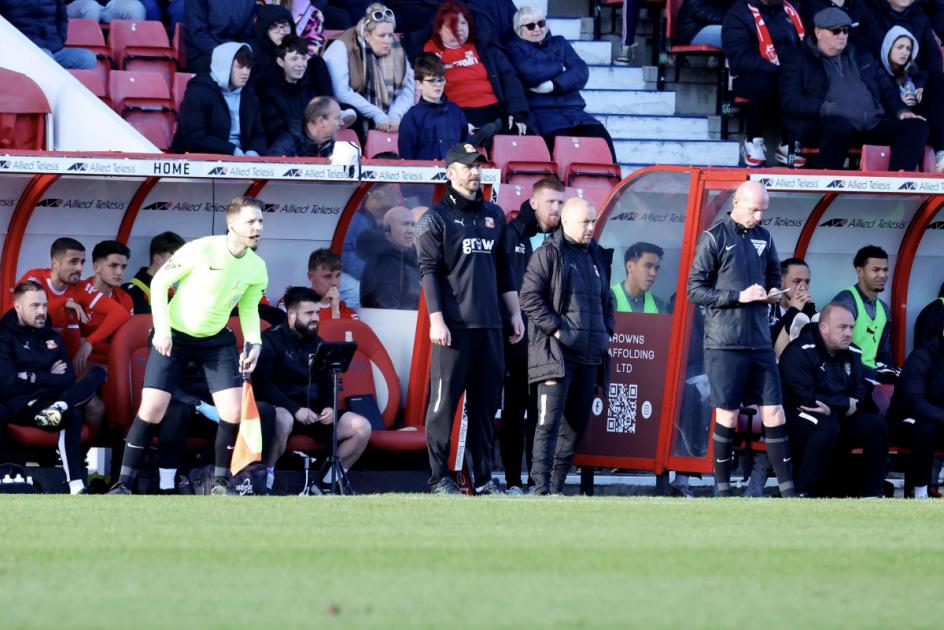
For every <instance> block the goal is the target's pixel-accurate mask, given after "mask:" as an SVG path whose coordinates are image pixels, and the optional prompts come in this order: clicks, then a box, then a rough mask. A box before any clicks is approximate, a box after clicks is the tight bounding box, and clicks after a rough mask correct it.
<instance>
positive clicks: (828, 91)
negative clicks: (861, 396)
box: [780, 7, 928, 364]
mask: <svg viewBox="0 0 944 630" xmlns="http://www.w3.org/2000/svg"><path fill="white" fill-rule="evenodd" d="M814 24H815V25H816V28H815V36H814V37H812V38H810V39H809V40H808V41H806V42H804V44H803V46H801V50H800V51H799V53H798V54H796V55H793V56H792V57H791V58H790V59H787V60H786V61H785V63H784V66H783V70H782V71H781V73H780V103H781V110H782V111H783V116H784V123H785V124H786V126H787V128H788V129H789V130H790V134H791V136H792V138H793V139H795V140H796V141H797V142H799V144H800V145H802V146H807V147H810V146H812V147H816V146H818V147H819V149H820V151H819V163H820V167H822V168H828V169H840V168H842V166H843V163H844V162H845V160H846V156H847V154H848V153H849V149H850V148H852V147H853V146H858V145H859V144H861V143H863V142H865V143H868V144H890V145H891V158H890V160H889V169H890V170H892V171H898V170H908V171H913V170H915V169H916V168H917V167H918V165H919V163H920V161H921V159H922V158H923V157H924V145H925V143H926V142H927V138H928V124H927V122H926V121H925V120H924V119H923V118H921V117H920V116H918V115H916V114H915V113H913V112H912V111H911V110H909V109H908V107H907V105H905V103H903V102H902V100H901V98H900V97H899V96H898V90H896V89H895V87H894V86H893V85H892V84H891V81H889V80H888V78H887V77H886V76H884V72H883V71H882V68H881V66H880V65H879V64H878V63H877V62H876V61H875V58H873V57H872V56H871V55H870V54H869V53H868V52H866V51H858V52H857V51H854V50H853V49H851V48H847V46H846V45H847V43H848V40H849V31H850V30H851V29H852V28H853V26H852V20H851V19H850V18H849V16H848V15H847V14H846V13H844V12H843V11H841V10H840V9H836V8H834V7H833V8H828V9H823V10H822V11H820V12H819V13H817V14H816V16H815V17H814ZM866 364H868V362H866Z"/></svg>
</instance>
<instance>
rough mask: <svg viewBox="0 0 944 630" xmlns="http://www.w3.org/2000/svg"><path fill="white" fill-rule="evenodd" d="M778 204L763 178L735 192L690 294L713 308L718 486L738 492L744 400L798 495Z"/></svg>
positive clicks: (709, 322) (708, 239) (699, 250)
mask: <svg viewBox="0 0 944 630" xmlns="http://www.w3.org/2000/svg"><path fill="white" fill-rule="evenodd" d="M769 204H770V199H769V198H768V196H767V190H766V189H765V188H764V187H763V186H762V185H761V184H759V183H758V182H744V183H743V184H741V185H740V186H738V189H737V191H736V192H735V193H734V201H733V204H732V207H731V212H729V213H728V215H727V216H726V217H723V218H721V219H720V220H719V221H717V222H716V223H715V224H714V225H712V226H711V227H710V228H709V229H707V230H705V231H704V232H702V234H701V236H700V237H699V239H698V244H697V245H696V247H695V258H694V260H693V261H692V270H691V272H690V273H689V276H688V299H689V300H690V301H691V302H692V303H693V304H698V305H700V306H704V307H705V336H704V349H705V374H707V376H708V381H709V384H710V388H711V394H710V402H711V406H712V407H714V408H715V429H714V434H713V436H712V440H713V442H712V443H713V447H714V458H715V461H714V471H715V490H716V492H717V494H718V496H722V497H727V496H731V457H732V440H733V438H734V429H735V426H736V425H737V418H738V413H739V412H740V409H741V406H742V405H758V406H759V409H760V415H761V419H762V420H763V423H764V435H765V438H766V444H767V455H768V457H769V458H770V463H771V465H772V466H773V469H774V472H775V473H776V475H777V482H778V484H779V486H780V495H781V496H783V497H792V496H794V495H795V490H794V487H793V475H792V471H791V467H790V459H791V456H790V445H789V440H788V438H787V429H786V426H785V425H784V422H785V418H784V414H783V407H782V405H781V398H782V394H781V390H780V373H779V372H778V371H777V360H776V358H775V357H774V350H773V344H772V343H771V340H770V324H769V321H768V318H767V310H768V307H769V305H770V304H775V303H777V302H778V301H779V300H780V296H781V293H780V259H779V258H778V257H777V249H776V247H775V246H774V241H773V239H772V238H771V236H770V233H769V232H768V231H767V230H765V229H764V228H763V227H761V225H760V222H761V218H763V216H764V212H765V211H766V210H767V206H768V205H769Z"/></svg>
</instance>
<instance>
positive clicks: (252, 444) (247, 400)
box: [229, 381, 262, 475]
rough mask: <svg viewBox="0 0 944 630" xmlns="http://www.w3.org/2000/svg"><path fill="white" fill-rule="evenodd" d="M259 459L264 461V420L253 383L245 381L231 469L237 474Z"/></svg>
mask: <svg viewBox="0 0 944 630" xmlns="http://www.w3.org/2000/svg"><path fill="white" fill-rule="evenodd" d="M258 461H262V422H261V421H260V420H259V408H258V407H256V396H255V394H253V393H252V383H250V382H249V381H243V404H242V409H241V412H240V416H239V434H238V435H237V436H236V446H235V447H234V448H233V460H232V462H231V463H230V466H229V471H230V472H231V473H232V474H234V475H237V474H239V472H240V471H242V469H243V468H245V467H246V466H248V465H249V464H252V463H254V462H258Z"/></svg>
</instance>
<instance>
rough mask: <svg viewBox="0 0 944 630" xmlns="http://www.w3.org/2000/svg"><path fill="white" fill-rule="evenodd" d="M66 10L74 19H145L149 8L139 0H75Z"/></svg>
mask: <svg viewBox="0 0 944 630" xmlns="http://www.w3.org/2000/svg"><path fill="white" fill-rule="evenodd" d="M66 12H67V13H68V14H69V17H70V18H71V19H74V20H95V21H96V22H106V23H108V22H111V21H112V20H144V19H146V18H147V10H146V9H145V6H144V4H142V3H141V2H139V0H105V1H103V2H100V1H99V0H73V1H72V2H70V3H69V4H68V5H66Z"/></svg>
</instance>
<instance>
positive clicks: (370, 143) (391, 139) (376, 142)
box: [364, 129, 400, 158]
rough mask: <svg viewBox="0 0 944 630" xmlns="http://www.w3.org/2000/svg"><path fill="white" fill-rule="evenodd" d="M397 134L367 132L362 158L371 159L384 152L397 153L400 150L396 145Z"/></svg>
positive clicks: (376, 130)
mask: <svg viewBox="0 0 944 630" xmlns="http://www.w3.org/2000/svg"><path fill="white" fill-rule="evenodd" d="M398 138H399V134H396V133H386V132H384V131H380V130H379V129H371V130H370V131H368V132H367V142H366V146H365V147H364V157H367V158H372V157H374V156H375V155H377V154H378V153H384V152H386V151H393V152H394V153H399V151H400V149H399V146H398V144H397V142H398Z"/></svg>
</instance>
